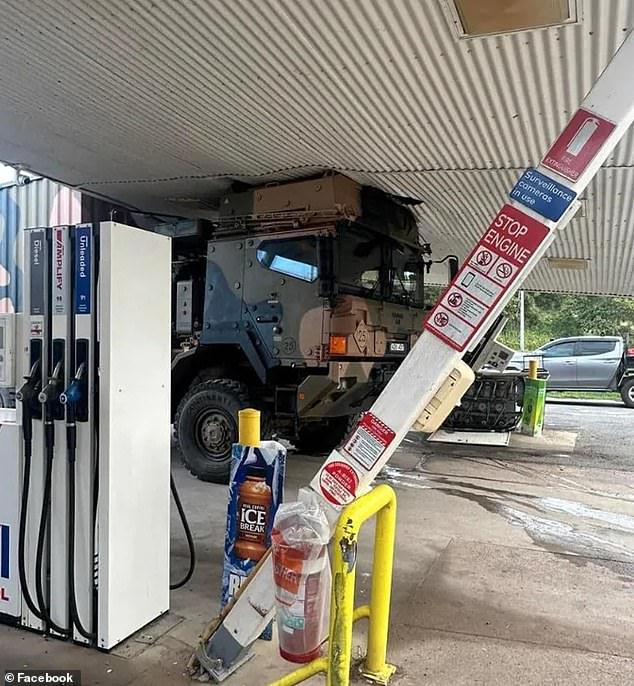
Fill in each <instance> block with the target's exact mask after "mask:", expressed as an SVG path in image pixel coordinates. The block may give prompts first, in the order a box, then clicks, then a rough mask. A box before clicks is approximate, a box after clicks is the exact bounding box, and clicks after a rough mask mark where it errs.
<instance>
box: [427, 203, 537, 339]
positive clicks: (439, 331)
mask: <svg viewBox="0 0 634 686" xmlns="http://www.w3.org/2000/svg"><path fill="white" fill-rule="evenodd" d="M546 236H548V228H547V227H546V226H545V225H544V224H542V223H541V222H539V221H537V220H536V219H533V218H532V217H529V216H528V215H526V214H524V213H523V212H521V211H520V210H518V209H517V208H515V207H513V206H512V205H504V206H503V207H502V209H501V210H500V211H499V212H498V214H497V216H496V217H495V219H494V220H493V221H492V222H491V224H490V226H489V228H488V229H487V230H486V232H485V234H484V236H483V237H482V238H481V239H480V242H479V243H478V244H477V245H476V247H475V248H474V249H473V251H472V252H471V254H470V255H469V256H468V257H467V259H466V260H465V264H464V265H463V267H462V269H461V270H460V271H459V272H458V274H457V275H456V277H455V278H454V280H453V282H452V283H451V285H450V287H449V288H448V289H447V290H446V291H445V293H444V295H443V297H442V298H441V300H440V301H439V303H438V304H437V305H436V307H435V308H434V309H433V310H432V311H431V312H430V314H429V317H428V318H427V320H426V321H425V328H426V329H427V330H428V331H431V332H432V333H433V334H435V335H436V336H438V338H441V339H442V340H444V341H445V342H446V343H448V344H449V345H450V346H451V347H453V348H455V349H456V350H460V351H462V350H465V348H466V347H467V346H468V344H469V341H470V340H471V339H472V338H473V336H474V335H475V334H476V332H477V330H478V327H479V326H480V325H481V324H482V323H483V322H484V320H485V319H486V318H487V317H488V316H489V314H490V313H491V310H493V308H494V307H495V306H496V304H497V303H498V301H499V300H500V299H501V298H502V297H504V294H505V293H506V291H507V290H508V289H509V288H510V286H511V284H512V283H513V282H514V281H515V280H516V279H517V277H518V276H519V274H521V273H522V271H523V270H524V269H525V268H526V265H527V264H528V262H529V260H530V258H531V257H532V255H533V253H534V252H535V251H536V250H537V248H538V247H539V246H540V245H541V243H542V242H543V241H544V239H545V238H546Z"/></svg>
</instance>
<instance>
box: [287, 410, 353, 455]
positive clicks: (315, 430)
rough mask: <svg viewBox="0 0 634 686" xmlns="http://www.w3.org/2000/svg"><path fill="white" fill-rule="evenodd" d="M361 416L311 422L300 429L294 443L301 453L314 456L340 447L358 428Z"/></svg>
mask: <svg viewBox="0 0 634 686" xmlns="http://www.w3.org/2000/svg"><path fill="white" fill-rule="evenodd" d="M358 418H359V415H357V414H353V415H350V416H348V417H333V418H332V419H322V420H320V421H318V422H309V423H307V424H305V425H304V426H302V427H300V428H299V431H298V432H297V433H298V436H297V438H296V439H295V440H294V441H293V443H294V445H295V447H296V448H297V450H299V452H300V453H306V454H307V455H314V454H319V453H325V452H329V451H331V450H332V449H333V448H337V447H339V446H340V445H341V444H342V443H343V442H344V440H345V439H346V438H347V437H348V434H349V433H350V432H351V431H352V429H354V427H355V426H356V423H357V420H358Z"/></svg>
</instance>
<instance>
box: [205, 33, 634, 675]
mask: <svg viewBox="0 0 634 686" xmlns="http://www.w3.org/2000/svg"><path fill="white" fill-rule="evenodd" d="M632 64H634V34H633V33H630V34H629V35H628V36H627V38H626V39H625V41H624V43H623V45H622V46H621V48H620V49H619V51H618V52H617V53H616V55H615V56H614V57H613V58H612V61H611V62H610V63H609V64H608V66H607V67H606V69H605V70H604V72H603V73H602V74H601V76H600V77H599V79H598V80H597V82H596V83H595V85H594V87H593V88H592V90H591V91H590V92H589V93H588V95H587V96H586V98H585V99H584V101H583V103H582V104H581V109H580V110H579V111H578V112H577V113H576V114H575V115H574V116H573V117H572V119H571V120H570V122H569V123H568V125H567V126H566V128H565V129H564V131H563V132H562V133H561V134H560V136H559V137H558V138H557V140H556V141H555V142H554V143H553V145H552V146H551V148H550V149H549V150H548V151H547V153H546V154H545V156H544V159H543V160H542V162H541V163H540V164H539V165H538V167H537V168H536V169H535V170H530V172H529V173H528V174H525V175H524V176H523V177H522V180H521V183H520V184H518V186H516V187H515V189H513V191H511V194H510V197H509V199H508V202H507V203H505V204H504V206H503V207H502V208H501V209H500V211H499V212H498V213H497V214H496V216H495V218H494V219H493V221H492V223H491V224H490V226H489V227H488V228H487V229H486V231H485V233H484V235H483V237H482V239H481V240H480V242H479V243H478V244H477V246H476V248H475V249H474V250H473V252H472V253H471V254H470V255H469V256H468V258H467V260H466V261H465V265H464V266H463V268H462V269H461V271H460V272H459V273H458V275H457V276H456V278H455V279H454V280H453V281H452V283H451V284H450V287H449V288H448V289H447V291H446V292H445V294H444V295H443V298H442V299H441V301H440V302H439V303H438V304H437V305H436V307H435V308H434V310H433V311H432V312H431V313H430V316H429V318H428V319H427V321H426V323H425V331H424V332H423V334H422V335H421V337H420V338H419V339H418V341H417V342H416V344H415V345H414V346H413V348H412V350H411V351H410V353H409V355H408V356H407V357H406V358H405V360H404V361H403V363H402V364H401V366H400V367H399V369H398V370H397V372H396V373H395V374H394V376H393V377H392V379H391V380H390V382H389V383H388V384H387V386H386V387H385V389H384V390H383V392H382V393H381V395H380V396H379V397H378V398H377V400H376V402H375V403H374V405H373V406H372V408H371V409H370V412H369V413H366V415H365V416H364V417H363V418H362V420H361V422H360V423H359V425H358V426H357V429H356V431H355V432H354V434H353V435H352V438H351V439H350V441H348V443H347V444H346V445H345V446H344V447H343V448H342V449H340V450H339V451H337V450H335V451H333V452H332V454H331V455H330V456H329V457H328V458H327V460H326V462H325V463H324V465H323V466H322V467H321V469H320V470H319V472H318V473H317V475H316V476H315V478H314V479H313V481H312V482H311V487H312V488H313V489H314V490H315V491H316V492H317V493H318V494H320V495H321V496H322V499H323V505H324V509H325V510H326V512H327V514H328V516H329V519H330V521H331V522H332V523H333V525H334V522H335V521H336V519H337V516H338V514H339V512H340V511H341V509H342V508H343V507H345V506H346V505H347V504H348V503H349V502H351V501H352V500H353V499H354V498H355V497H356V496H357V495H360V494H362V493H364V492H365V491H366V490H367V488H368V487H369V485H370V483H371V482H372V480H373V479H374V478H375V477H376V475H377V474H378V473H379V471H380V470H381V469H382V467H383V466H384V465H385V464H386V463H387V462H388V460H389V459H390V457H391V456H392V454H393V453H394V451H395V450H396V448H397V447H398V446H399V444H400V443H401V441H402V440H403V438H404V436H405V435H406V433H407V432H408V431H409V430H410V428H411V426H412V425H413V423H414V422H415V421H416V420H417V419H418V418H419V417H420V416H421V414H424V411H425V409H426V408H429V411H428V412H427V415H428V416H429V415H430V414H431V413H433V412H434V410H435V408H436V407H437V406H438V405H439V402H438V400H439V398H438V397H437V396H441V395H444V394H445V393H446V392H447V379H448V377H449V376H450V375H451V374H452V372H453V370H454V369H456V368H457V367H458V365H459V362H460V360H461V358H462V356H463V355H464V354H465V353H466V352H468V351H469V350H472V349H473V348H474V347H475V346H476V345H477V343H478V342H479V341H480V340H481V339H482V338H483V337H484V336H485V335H486V334H487V332H488V330H489V329H490V327H491V325H492V323H493V322H494V321H495V320H496V318H497V317H498V315H499V314H500V313H501V312H502V310H503V308H504V307H505V306H506V304H507V303H508V302H509V300H510V299H511V297H512V296H513V294H514V293H515V292H516V291H517V289H518V288H519V287H520V286H521V284H522V282H523V281H524V279H525V278H526V276H527V275H528V274H529V273H530V271H531V270H532V268H533V267H534V266H535V265H536V264H537V262H538V261H539V260H540V259H541V257H542V256H543V255H544V253H545V251H546V250H547V248H548V246H549V245H550V244H551V242H552V241H553V240H554V239H555V237H556V234H557V230H558V229H561V228H563V227H564V226H565V225H566V224H567V223H568V221H569V220H570V219H571V218H572V216H573V215H574V213H575V211H576V209H577V207H578V205H579V204H578V202H577V201H576V200H575V199H576V198H578V197H579V196H580V195H581V193H582V191H583V190H584V189H585V187H586V186H587V185H588V183H589V182H590V181H591V180H592V178H593V177H594V176H595V174H596V173H597V171H598V170H599V168H600V167H601V165H602V164H603V162H604V161H605V160H606V158H607V157H608V155H609V154H610V153H611V152H612V150H613V149H614V147H615V145H616V144H617V143H618V141H619V140H620V139H621V138H622V136H623V135H624V134H625V132H626V131H627V129H628V128H629V126H630V125H631V123H632V120H633V119H634V82H633V81H632V79H631V74H630V72H631V68H632ZM535 184H538V186H537V187H536V186H535ZM531 188H533V189H535V188H537V194H538V195H540V194H541V192H542V191H543V192H546V191H548V192H549V193H551V194H553V197H554V196H556V197H557V198H558V199H559V200H562V202H563V205H562V210H561V214H558V215H555V214H553V213H552V211H551V210H550V209H549V210H546V209H545V208H541V210H540V206H539V203H534V202H533V203H531V200H534V197H532V196H533V195H534V191H531V190H530V189H531ZM527 189H529V190H527ZM537 210H540V211H541V214H540V213H539V212H538V211H537ZM553 216H555V217H556V219H553V218H552V217H553ZM549 217H550V218H549ZM481 253H482V254H481ZM484 253H487V254H484ZM498 267H499V269H497V268H498ZM493 270H495V271H493ZM467 301H468V303H469V307H467V308H466V309H461V308H464V306H465V304H466V303H467ZM474 303H475V304H474ZM478 303H479V305H478ZM441 406H442V405H441ZM271 579H272V570H271V561H270V557H269V558H267V560H266V561H264V562H263V563H261V564H260V566H259V567H258V569H257V570H256V573H255V574H254V575H253V576H252V577H251V578H250V579H249V582H248V583H247V584H246V586H243V588H242V592H241V594H240V596H239V597H238V598H237V600H236V602H235V603H234V605H233V606H232V607H231V609H230V611H228V612H227V613H226V615H225V616H224V617H223V618H222V620H221V622H220V623H219V625H218V626H217V628H216V629H215V632H214V633H213V634H212V635H211V637H210V638H209V639H208V640H207V641H205V643H204V644H203V645H201V646H200V648H199V653H198V654H199V655H200V656H202V657H204V658H207V659H213V660H215V661H216V664H217V663H218V661H221V663H222V665H223V668H224V670H225V672H226V674H229V673H230V672H231V670H232V665H234V664H235V663H236V660H238V658H239V656H240V655H241V653H242V652H243V651H244V650H245V649H247V648H248V647H249V646H250V645H251V644H252V643H253V642H254V641H255V639H256V638H257V637H258V636H259V634H260V633H261V631H262V630H263V628H264V627H265V626H266V625H267V624H268V623H269V622H270V621H271V619H272V617H273V611H274V610H273V584H272V583H271ZM203 653H204V655H203ZM196 662H197V661H196V660H194V663H196Z"/></svg>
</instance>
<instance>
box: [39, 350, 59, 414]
mask: <svg viewBox="0 0 634 686" xmlns="http://www.w3.org/2000/svg"><path fill="white" fill-rule="evenodd" d="M61 371H62V362H61V361H60V362H58V363H57V364H56V365H55V369H53V373H52V374H51V375H50V376H49V377H48V383H47V384H46V386H44V388H42V390H41V391H40V393H39V395H38V396H37V399H38V400H39V401H40V402H41V403H42V405H48V404H49V403H53V402H55V401H56V400H58V399H59V385H60V378H59V375H60V374H61Z"/></svg>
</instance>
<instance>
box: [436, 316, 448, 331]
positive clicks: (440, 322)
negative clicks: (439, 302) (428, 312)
mask: <svg viewBox="0 0 634 686" xmlns="http://www.w3.org/2000/svg"><path fill="white" fill-rule="evenodd" d="M434 324H436V326H439V327H440V328H441V329H442V328H443V327H444V326H447V324H449V317H448V316H447V315H446V314H445V313H444V312H439V313H438V314H437V315H436V316H435V317H434Z"/></svg>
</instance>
